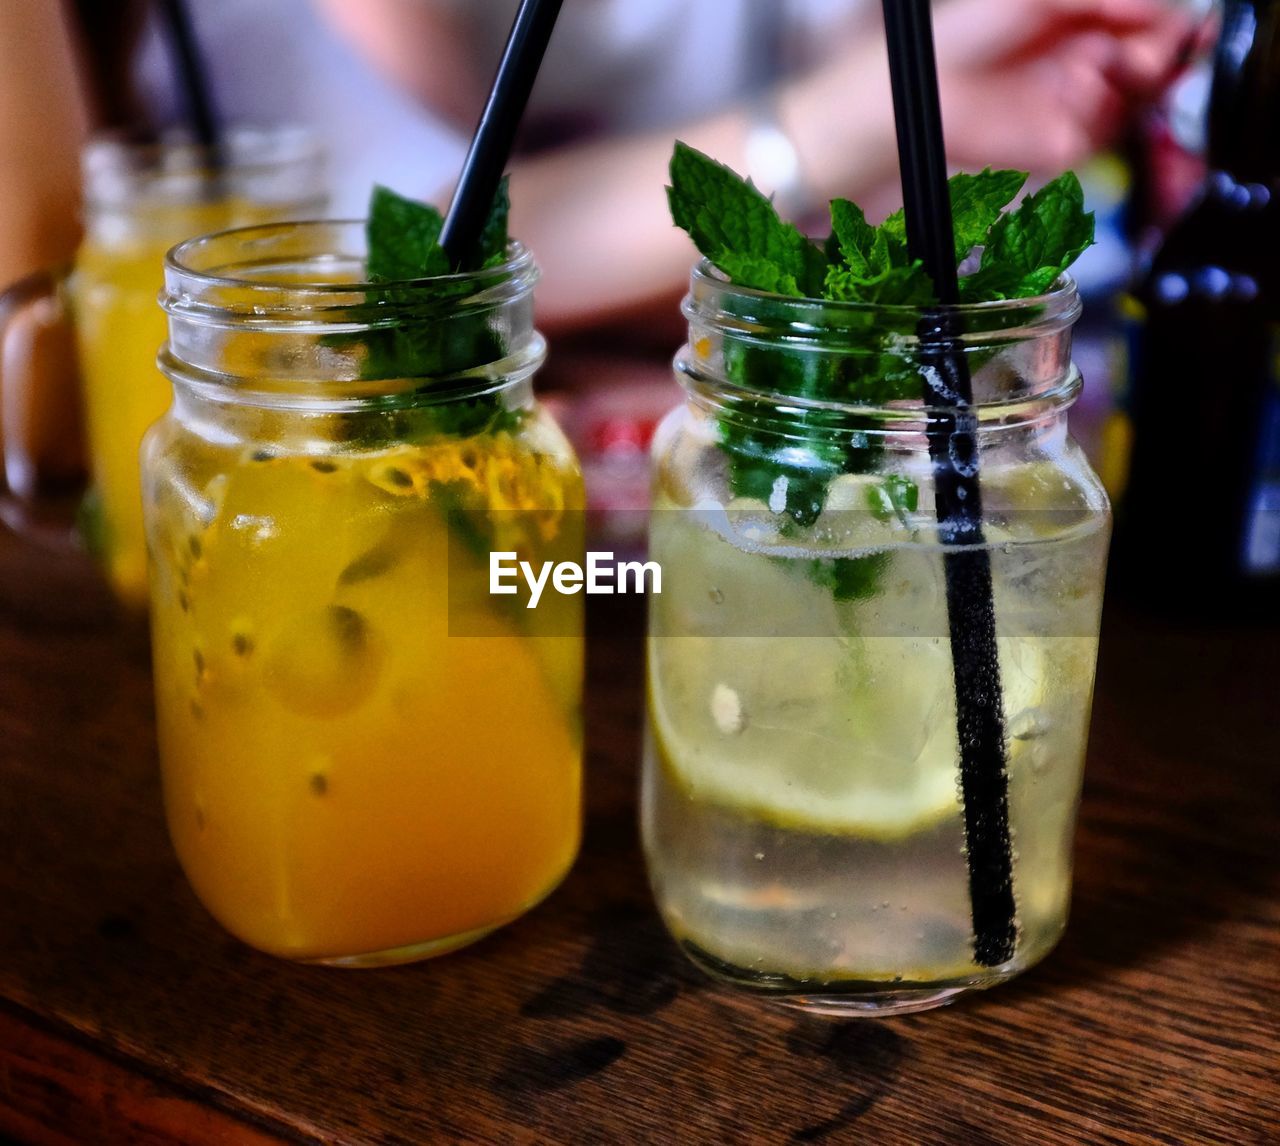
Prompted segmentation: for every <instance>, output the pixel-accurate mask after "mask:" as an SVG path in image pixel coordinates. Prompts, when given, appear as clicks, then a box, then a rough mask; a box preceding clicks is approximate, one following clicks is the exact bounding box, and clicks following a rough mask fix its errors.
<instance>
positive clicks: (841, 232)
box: [828, 199, 890, 281]
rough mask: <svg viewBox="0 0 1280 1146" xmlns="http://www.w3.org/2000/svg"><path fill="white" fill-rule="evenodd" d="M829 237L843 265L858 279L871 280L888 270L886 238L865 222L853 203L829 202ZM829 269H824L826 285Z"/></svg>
mask: <svg viewBox="0 0 1280 1146" xmlns="http://www.w3.org/2000/svg"><path fill="white" fill-rule="evenodd" d="M831 233H832V234H833V235H835V237H836V241H837V242H838V243H839V246H840V254H841V255H842V256H843V258H844V261H845V264H846V265H847V266H848V268H849V270H850V271H852V272H853V273H854V274H855V275H856V276H858V277H859V278H864V279H869V278H874V277H875V276H876V275H878V274H881V273H883V272H884V271H886V270H888V269H889V265H890V260H889V248H888V244H887V242H886V237H885V235H884V233H883V232H881V231H880V230H879V229H877V228H876V227H873V226H872V225H871V224H870V223H868V222H867V217H866V215H864V214H863V213H862V208H861V207H859V206H858V205H857V204H856V203H850V202H849V200H848V199H832V200H831ZM832 261H833V262H834V261H835V260H832ZM832 269H835V268H828V281H830V271H831V270H832Z"/></svg>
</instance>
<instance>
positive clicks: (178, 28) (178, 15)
mask: <svg viewBox="0 0 1280 1146" xmlns="http://www.w3.org/2000/svg"><path fill="white" fill-rule="evenodd" d="M159 5H160V14H161V16H162V17H163V18H164V25H165V31H166V33H167V34H168V37H169V45H170V48H171V49H172V58H173V70H174V75H175V77H176V79H177V80H178V83H179V85H180V86H181V88H182V95H183V100H184V102H185V103H186V106H187V118H188V119H190V121H191V130H192V131H194V132H195V135H196V142H197V143H199V144H200V145H201V146H202V147H206V148H208V149H209V150H210V152H212V153H213V154H214V155H215V156H216V155H217V147H218V135H219V132H218V119H217V116H216V115H215V114H214V110H213V100H212V98H211V96H210V89H209V78H208V75H207V74H206V72H205V70H204V61H203V60H202V59H201V58H200V52H199V50H198V49H197V47H196V37H195V32H194V30H193V29H192V27H191V15H190V13H189V12H188V11H187V7H186V4H185V3H184V2H183V0H159Z"/></svg>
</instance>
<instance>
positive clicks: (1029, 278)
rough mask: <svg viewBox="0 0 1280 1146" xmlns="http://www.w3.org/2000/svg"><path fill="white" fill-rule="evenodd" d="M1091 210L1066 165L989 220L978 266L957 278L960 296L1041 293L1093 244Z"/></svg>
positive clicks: (983, 298)
mask: <svg viewBox="0 0 1280 1146" xmlns="http://www.w3.org/2000/svg"><path fill="white" fill-rule="evenodd" d="M1093 229H1094V219H1093V213H1092V212H1089V211H1086V210H1085V209H1084V192H1083V190H1082V189H1081V187H1080V180H1079V179H1077V178H1076V177H1075V175H1074V174H1073V173H1072V172H1070V171H1068V172H1066V173H1065V174H1063V175H1060V176H1058V178H1057V179H1055V180H1053V181H1052V182H1051V183H1046V184H1045V185H1044V186H1043V187H1041V188H1040V190H1039V191H1037V192H1036V193H1035V194H1034V195H1028V196H1027V198H1025V199H1024V200H1023V201H1022V204H1021V206H1019V207H1018V209H1017V210H1016V211H1010V212H1009V213H1008V214H1006V215H1002V216H1000V218H999V219H997V220H996V222H995V223H994V224H993V225H992V227H991V230H990V232H989V233H988V235H987V240H986V244H985V245H984V247H983V250H982V262H981V264H980V265H979V267H978V269H977V271H975V272H974V273H973V274H972V275H969V276H968V277H966V278H965V279H962V280H961V283H960V297H961V299H962V300H963V301H964V302H987V301H993V300H996V299H1006V298H1028V297H1030V296H1032V295H1036V294H1043V293H1044V292H1045V291H1046V290H1048V289H1049V287H1051V286H1052V285H1053V283H1054V281H1055V280H1056V279H1057V278H1058V276H1059V275H1060V274H1062V272H1063V271H1065V270H1066V269H1067V267H1069V266H1070V265H1071V264H1072V263H1073V262H1074V261H1075V260H1076V259H1077V258H1079V256H1080V255H1081V254H1082V253H1083V252H1084V251H1085V250H1087V249H1088V248H1089V247H1090V246H1092V245H1093Z"/></svg>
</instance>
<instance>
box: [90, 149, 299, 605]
mask: <svg viewBox="0 0 1280 1146" xmlns="http://www.w3.org/2000/svg"><path fill="white" fill-rule="evenodd" d="M301 142H302V141H301V137H298V136H294V135H290V134H288V133H281V134H280V136H279V139H278V140H277V139H276V136H274V135H259V134H255V133H238V134H235V135H233V137H232V138H231V140H230V141H229V143H228V149H229V153H230V160H229V165H228V167H227V169H226V170H225V171H223V172H220V173H215V172H213V171H211V170H209V169H208V168H207V167H205V166H202V165H203V164H204V163H206V162H207V161H206V160H205V159H204V157H202V155H201V153H200V151H199V149H198V148H193V147H191V146H189V145H186V146H184V145H160V146H155V147H127V146H124V145H119V144H115V143H108V142H102V143H98V144H95V145H93V147H91V149H90V151H89V153H88V155H87V156H86V162H85V184H86V198H87V200H88V202H87V213H88V218H87V220H86V222H87V228H86V238H85V241H84V243H83V245H82V246H81V248H80V250H79V252H78V253H77V255H76V260H75V270H74V273H73V275H72V279H71V284H70V287H71V300H72V306H73V310H74V315H75V325H76V342H77V349H78V353H79V359H80V375H81V381H82V386H83V391H84V403H85V418H86V428H87V434H88V446H89V461H90V469H91V473H92V478H93V486H94V497H93V502H94V504H93V512H92V518H93V520H92V525H91V528H92V533H93V536H92V538H91V541H92V544H93V547H94V549H95V550H96V552H97V555H98V556H99V558H100V559H101V561H102V564H103V567H104V570H105V572H106V574H107V577H108V579H109V580H110V582H111V585H112V587H113V588H114V589H115V591H116V593H117V595H118V596H119V597H120V598H121V599H122V600H123V601H125V602H126V603H127V604H130V605H133V606H136V607H139V608H141V607H145V605H146V600H147V555H146V543H145V539H144V536H143V528H142V499H141V493H140V481H139V475H138V447H139V445H140V444H141V442H142V435H143V434H144V433H145V432H146V430H147V427H148V426H150V425H151V423H152V422H154V421H155V420H156V419H157V418H158V417H160V415H161V414H163V413H164V411H165V410H166V409H167V408H168V406H169V401H170V397H171V391H170V388H169V384H168V382H167V381H166V380H165V379H164V378H163V377H162V376H161V374H160V372H159V371H158V370H157V369H156V352H157V351H158V350H159V348H160V344H161V343H162V342H163V341H164V338H165V318H164V314H163V313H162V312H161V310H160V308H159V306H157V305H156V296H157V295H158V293H159V291H160V288H161V286H162V285H163V278H164V254H165V251H167V250H168V249H169V248H170V247H171V246H173V245H174V244H175V243H178V242H181V241H182V240H183V239H185V238H188V237H190V236H192V235H199V234H204V233H206V232H209V231H220V230H224V229H226V228H228V227H242V226H248V225H250V224H253V223H263V222H269V221H271V220H273V219H282V218H287V217H289V216H291V215H296V214H297V213H298V212H299V211H300V210H301V211H308V210H314V208H315V207H316V206H318V204H319V202H320V199H319V198H318V197H317V195H316V188H315V185H314V182H313V180H314V178H315V171H314V168H315V164H316V156H315V154H314V149H311V148H309V147H306V148H302V149H300V145H301ZM277 145H278V146H279V148H280V150H279V151H277V150H275V148H276V147H277ZM289 164H296V165H298V170H297V172H293V171H291V170H289V168H288V165H289ZM282 172H287V173H288V175H289V176H290V179H291V183H290V185H288V186H284V187H282V186H281V185H280V182H279V179H280V176H281V173H282ZM269 177H271V178H273V179H274V181H273V182H271V184H270V185H269V186H267V185H266V181H267V179H268V178H269ZM294 184H296V185H294Z"/></svg>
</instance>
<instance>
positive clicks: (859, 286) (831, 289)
mask: <svg viewBox="0 0 1280 1146" xmlns="http://www.w3.org/2000/svg"><path fill="white" fill-rule="evenodd" d="M825 290H826V297H827V298H829V299H831V300H832V301H834V302H863V303H876V304H878V305H880V306H926V305H927V304H928V303H930V302H932V301H933V283H932V282H931V281H930V279H929V276H928V275H926V274H925V273H924V265H923V264H922V263H920V262H919V261H918V260H917V261H916V262H914V263H911V264H910V265H908V266H905V267H893V266H891V267H888V268H887V269H885V270H883V271H880V272H879V273H876V274H873V275H871V276H870V277H864V276H862V275H860V274H858V273H857V272H855V271H852V270H850V269H849V268H848V267H828V268H827V278H826V283H825Z"/></svg>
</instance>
